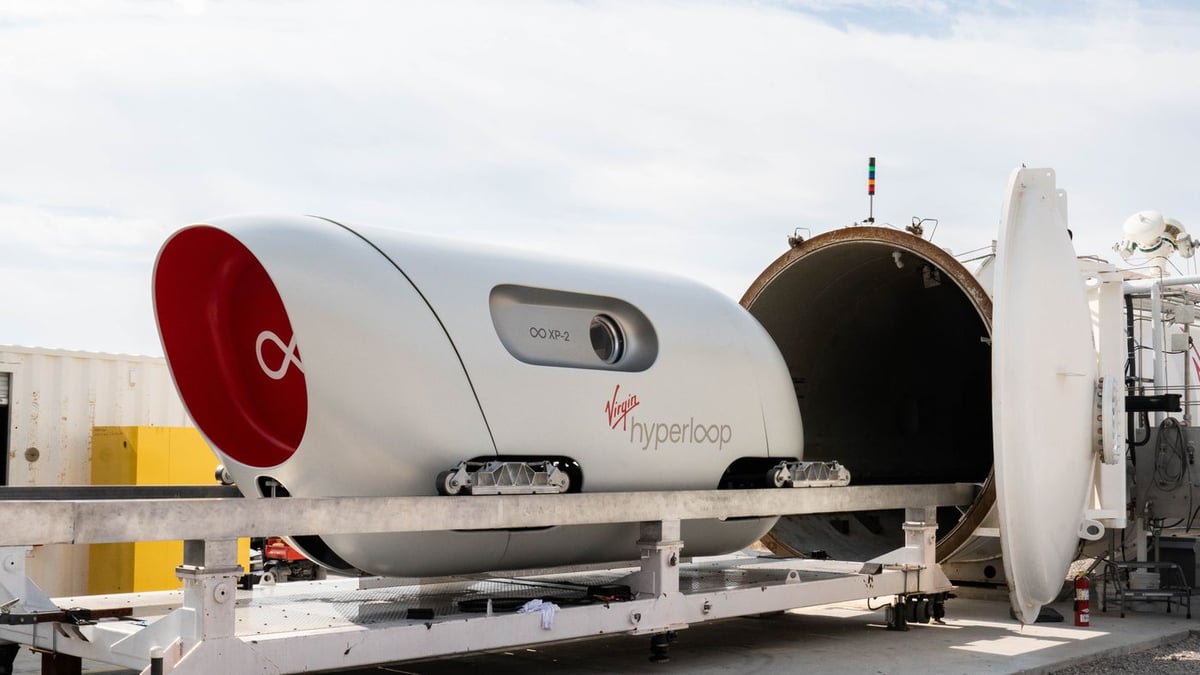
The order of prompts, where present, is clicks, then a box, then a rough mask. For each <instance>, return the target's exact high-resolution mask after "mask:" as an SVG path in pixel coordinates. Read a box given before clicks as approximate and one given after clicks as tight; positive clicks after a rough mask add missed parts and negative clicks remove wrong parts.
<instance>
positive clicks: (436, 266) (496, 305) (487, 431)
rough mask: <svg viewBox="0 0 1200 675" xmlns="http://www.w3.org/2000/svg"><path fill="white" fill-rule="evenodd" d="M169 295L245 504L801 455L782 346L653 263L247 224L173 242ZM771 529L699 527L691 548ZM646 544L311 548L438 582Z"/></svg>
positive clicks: (619, 555)
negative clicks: (481, 475) (497, 470)
mask: <svg viewBox="0 0 1200 675" xmlns="http://www.w3.org/2000/svg"><path fill="white" fill-rule="evenodd" d="M155 307H156V312H157V318H158V323H159V330H160V334H161V336H162V340H163V346H164V351H165V353H166V356H167V360H168V363H169V365H170V367H171V371H172V374H173V376H174V378H175V380H176V385H177V386H178V388H179V391H180V394H181V397H182V398H183V401H184V403H185V405H186V406H187V407H188V410H189V412H190V414H191V415H192V417H193V419H194V420H195V421H196V424H197V426H198V427H199V428H200V430H201V431H202V432H203V433H204V435H205V436H206V438H207V439H208V440H209V442H210V444H211V445H212V446H213V448H214V449H215V450H216V451H217V453H218V454H219V455H220V456H221V458H222V460H223V461H224V463H225V465H226V467H227V468H228V469H229V471H230V473H231V474H232V475H233V477H234V478H235V479H236V480H237V482H238V485H239V486H241V488H242V491H243V493H244V494H245V495H246V496H247V497H261V496H264V493H268V492H269V489H270V488H269V487H268V486H269V485H270V484H271V483H269V482H268V479H269V480H270V481H274V482H277V483H278V484H280V485H282V486H283V488H284V489H285V490H286V492H287V493H288V494H290V495H292V496H297V497H300V496H303V497H317V496H355V495H357V496H399V495H433V494H435V493H436V489H435V480H436V477H437V475H438V473H439V472H441V471H444V470H446V469H450V468H452V467H453V466H455V465H456V464H458V463H459V462H460V461H463V460H469V459H477V458H484V459H487V458H494V457H496V456H501V457H521V458H541V457H556V458H566V459H569V460H572V461H574V462H577V463H578V471H579V476H581V478H582V481H581V484H578V485H576V486H575V488H574V489H582V490H583V491H586V492H597V491H606V492H608V491H623V490H672V489H713V488H716V487H717V486H718V483H719V482H720V480H721V477H722V475H723V473H724V472H725V471H726V469H727V468H728V467H729V466H730V465H731V464H732V463H733V462H734V461H735V460H737V459H739V458H743V457H759V458H767V457H780V458H784V457H795V458H798V457H800V456H801V454H802V446H803V435H802V430H801V421H800V414H799V409H798V406H797V402H796V397H795V391H794V389H793V385H792V382H791V380H790V377H789V375H788V370H787V366H786V365H785V364H784V362H783V359H782V357H781V356H780V354H779V351H778V349H777V348H776V346H775V343H774V342H773V341H772V339H771V337H770V336H769V335H767V333H766V332H765V331H764V330H763V329H762V328H761V326H760V325H759V324H758V322H757V321H756V320H755V319H754V318H753V317H751V316H750V315H749V313H747V312H746V311H745V310H743V309H742V308H741V307H740V306H738V305H737V304H736V303H735V302H734V301H732V300H730V299H728V298H726V297H724V296H722V295H721V294H719V293H717V292H715V291H713V290H711V289H709V288H707V287H704V286H701V285H699V284H695V283H692V282H689V281H685V280H682V279H678V278H673V277H668V276H663V275H660V274H656V273H649V272H640V271H631V270H627V269H614V268H606V267H603V266H599V265H591V264H585V263H575V262H563V261H558V260H549V259H547V258H544V257H537V256H532V255H525V254H518V253H513V252H510V251H504V250H499V249H489V248H485V247H478V246H472V245H466V244H459V243H451V242H446V241H439V240H434V239H427V238H423V237H417V236H412V235H407V234H404V233H400V232H396V231H393V230H385V229H374V228H360V227H354V228H349V227H346V226H342V225H339V224H337V223H334V222H332V221H327V220H324V219H320V218H313V217H304V218H278V217H246V218H232V219H224V220H220V221H214V222H213V223H211V224H206V225H197V226H193V227H189V228H185V229H183V230H181V231H179V232H177V233H176V234H175V235H173V236H172V238H171V239H170V240H168V242H167V243H166V244H165V245H164V246H163V250H162V251H161V252H160V254H159V259H158V262H157V265H156V270H155ZM593 330H596V331H598V333H597V335H598V342H597V343H596V344H594V343H593V340H592V339H591V333H592V331H593ZM576 480H577V481H578V477H576ZM447 498H473V499H486V498H487V497H484V496H479V497H447ZM774 522H775V519H774V518H763V519H749V520H738V521H728V522H722V521H685V523H684V524H683V527H684V531H683V539H684V541H685V545H686V549H685V554H687V555H706V554H714V553H720V552H726V551H730V550H736V549H738V548H741V547H744V546H746V545H748V544H749V543H751V542H753V541H755V540H756V539H757V538H758V537H759V536H761V535H762V534H763V533H764V532H766V531H767V530H768V529H770V527H771V526H772V525H773V524H774ZM636 539H637V526H636V524H619V525H599V526H572V527H553V528H545V529H538V530H518V531H486V532H468V531H450V532H434V533H395V534H372V535H357V534H336V533H332V534H327V535H324V536H322V537H321V538H315V537H300V538H298V543H299V545H300V546H301V548H303V549H305V550H306V552H308V553H309V554H310V555H311V556H313V557H314V558H315V559H317V560H318V561H320V562H322V563H324V564H326V565H327V566H330V567H333V568H337V569H357V570H362V571H365V572H370V573H373V574H387V575H404V576H429V575H440V574H453V573H465V572H475V571H484V570H493V569H513V568H521V567H532V566H542V565H557V564H576V563H587V562H601V561H610V560H623V559H631V558H635V557H636V555H637V549H636V545H635V542H636ZM326 549H327V550H326Z"/></svg>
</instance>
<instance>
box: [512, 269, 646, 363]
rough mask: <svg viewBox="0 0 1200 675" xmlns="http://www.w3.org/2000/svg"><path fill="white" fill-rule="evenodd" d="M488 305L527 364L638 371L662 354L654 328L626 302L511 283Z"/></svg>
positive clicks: (517, 356) (518, 355)
mask: <svg viewBox="0 0 1200 675" xmlns="http://www.w3.org/2000/svg"><path fill="white" fill-rule="evenodd" d="M489 306H490V309H491V314H492V324H493V325H494V326H495V328H496V335H497V336H498V337H499V338H500V342H501V344H503V345H504V348H505V349H507V350H508V353H510V354H512V355H513V356H514V357H516V358H517V359H518V360H520V361H523V362H525V363H531V364H535V365H541V366H558V367H565V368H588V369H595V370H622V371H629V372H638V371H642V370H645V369H647V368H649V367H650V365H651V364H653V363H654V360H655V359H656V358H657V357H658V336H657V334H656V333H655V331H654V326H652V325H651V324H650V320H649V319H647V318H646V316H645V315H644V314H642V312H641V311H640V310H638V309H637V308H636V307H634V306H633V305H631V304H629V303H628V302H625V301H624V300H618V299H616V298H610V297H605V296H600V295H587V294H584V293H571V292H568V291H556V290H550V289H547V288H532V287H529V286H515V285H507V284H506V285H503V286H497V287H495V288H494V289H492V293H491V297H490V298H489Z"/></svg>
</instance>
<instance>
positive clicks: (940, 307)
mask: <svg viewBox="0 0 1200 675" xmlns="http://www.w3.org/2000/svg"><path fill="white" fill-rule="evenodd" d="M742 305H743V306H745V307H746V308H747V309H748V310H749V311H750V313H751V314H753V315H754V316H755V317H756V318H757V319H758V320H759V322H760V323H762V325H763V327H764V328H766V330H767V332H768V333H770V334H771V337H772V338H774V340H775V342H776V344H777V345H778V346H779V349H780V351H781V352H782V353H783V357H784V359H785V361H786V362H787V367H788V370H789V373H790V375H791V378H792V381H793V383H794V385H795V388H796V393H797V400H798V402H799V406H800V412H801V415H802V416H803V418H804V421H805V452H804V458H805V459H806V460H821V459H837V460H839V461H841V462H842V463H844V464H845V465H846V466H847V468H849V469H850V472H851V474H852V475H853V477H854V483H855V484H857V485H867V484H904V483H909V484H916V483H949V482H974V483H979V484H981V485H982V486H983V487H982V490H981V492H980V494H979V497H978V498H977V500H976V502H975V503H974V504H973V505H972V506H971V507H970V508H969V509H968V510H967V511H966V512H965V513H960V512H959V510H958V509H954V508H942V509H939V511H938V520H939V530H938V536H939V541H938V548H937V554H938V559H939V561H945V560H947V559H949V558H951V557H952V556H954V555H955V554H956V553H961V552H963V551H966V550H967V549H969V548H971V547H973V546H975V545H976V544H978V542H975V541H972V539H973V533H974V532H975V530H976V528H978V527H979V526H980V525H981V523H983V522H984V520H985V519H986V518H987V516H988V514H989V512H991V511H992V509H993V506H994V503H995V490H994V489H993V487H992V478H991V469H992V421H991V410H992V407H991V405H992V404H991V371H990V368H991V365H990V363H991V361H990V359H991V347H990V332H991V308H992V303H991V300H990V298H989V297H988V294H987V293H986V292H985V290H984V289H983V287H982V286H981V285H980V284H979V282H978V281H977V280H976V279H975V278H974V277H973V276H972V275H971V274H970V272H968V271H967V270H966V269H965V268H964V267H963V266H962V265H961V264H960V263H959V262H958V261H956V260H955V259H954V258H953V257H951V256H950V255H949V254H948V253H946V252H945V251H944V250H942V249H940V248H938V247H936V246H934V245H932V244H930V243H929V242H927V241H925V240H923V239H921V238H919V237H915V236H912V235H909V234H907V233H904V232H900V231H897V230H892V229H885V228H877V227H853V228H845V229H840V230H835V231H832V232H828V233H825V234H821V235H818V236H815V237H812V238H811V239H809V240H807V241H804V242H803V243H801V244H800V245H799V246H797V247H795V248H792V249H790V250H789V251H787V252H786V253H785V254H784V255H782V256H781V257H780V258H778V259H777V260H776V261H775V262H774V263H772V264H771V265H770V266H769V267H768V268H767V269H766V270H765V271H763V273H762V274H761V275H760V276H759V277H758V279H756V280H755V281H754V283H753V284H752V285H751V286H750V288H749V290H748V291H747V292H746V294H745V296H744V297H743V298H742ZM903 515H904V514H903V513H902V512H865V513H864V512H860V513H855V514H839V515H836V516H794V517H786V518H783V519H781V521H780V523H779V524H778V525H777V526H776V527H775V528H774V529H773V530H772V531H771V533H769V534H768V535H767V537H766V538H765V539H764V542H765V543H766V544H767V545H768V547H770V548H771V549H773V550H775V551H776V552H778V553H783V554H791V555H796V554H799V555H811V554H813V553H814V552H815V551H824V552H825V553H827V554H829V555H830V556H832V557H835V558H841V559H847V560H867V559H870V558H872V557H875V556H877V555H881V554H883V553H886V552H887V551H890V550H893V549H895V548H898V547H900V546H902V545H903V534H902V530H901V528H900V523H901V522H902V521H903Z"/></svg>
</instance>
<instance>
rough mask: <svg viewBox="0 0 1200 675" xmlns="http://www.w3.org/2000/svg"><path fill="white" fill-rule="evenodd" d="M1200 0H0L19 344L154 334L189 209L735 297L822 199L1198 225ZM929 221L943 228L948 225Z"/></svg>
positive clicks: (907, 211) (152, 350)
mask: <svg viewBox="0 0 1200 675" xmlns="http://www.w3.org/2000/svg"><path fill="white" fill-rule="evenodd" d="M1197 38H1200V5H1194V4H1193V3H1190V2H1187V1H1184V0H1179V1H1176V2H1168V1H1141V2H1138V1H1132V0H1121V1H1116V0H1110V1H1104V0H1102V1H1098V2H1086V3H1085V2H1058V3H1043V2H1034V1H1028V2H1026V1H1024V0H974V1H964V2H951V1H949V0H946V1H941V2H938V1H933V2H917V1H915V0H859V1H854V0H847V1H845V2H841V1H837V0H814V1H813V2H788V1H786V0H779V1H775V2H772V1H768V0H760V1H758V2H750V1H743V2H735V1H732V0H731V1H727V2H719V1H715V0H714V1H707V2H706V1H702V0H696V1H692V2H681V1H680V2H677V1H666V0H642V1H638V2H633V1H629V2H616V1H611V2H610V1H604V0H595V1H586V0H577V1H574V2H567V1H553V2H551V1H534V0H530V1H513V2H467V1H457V0H450V1H443V2H384V1H358V0H341V1H338V2H332V1H329V2H317V1H315V0H314V1H305V0H297V1H294V2H284V1H282V0H237V1H236V2H233V1H230V2H222V1H220V0H185V1H180V2H170V1H167V0H162V1H151V0H114V1H100V0H92V1H87V0H79V1H75V2H58V1H57V0H43V1H41V2H28V1H11V0H0V284H2V286H0V288H2V290H0V293H2V294H3V295H2V297H3V298H4V302H3V303H0V307H3V310H2V311H0V344H19V345H26V346H37V347H49V348H66V349H82V350H89V351H107V352H121V353H136V354H150V355H161V353H162V349H161V346H160V344H159V342H158V337H157V332H156V330H155V326H154V318H153V309H152V306H151V302H150V278H151V272H152V269H153V264H154V258H155V255H156V253H157V250H158V248H159V247H160V246H161V244H162V242H163V241H164V240H165V239H166V238H167V237H168V236H169V235H170V233H171V232H173V231H174V230H176V229H178V228H180V227H182V226H185V225H187V224H190V223H195V222H202V221H203V220H205V219H207V218H211V217H215V216H221V215H229V214H238V213H279V214H318V215H324V216H328V217H330V218H333V219H335V220H339V221H342V222H349V223H361V224H370V225H380V226H387V227H395V228H400V229H405V230H409V231H415V232H422V233H431V234H440V235H445V236H450V237H456V238H465V239H471V240H477V241H485V242H494V243H503V244H507V245H510V246H516V247H521V248H531V249H537V250H540V251H544V252H547V253H550V254H552V255H561V256H571V257H576V258H586V259H593V260H601V261H617V262H619V263H620V264H623V265H633V266H636V267H649V268H655V269H659V270H664V271H668V272H672V273H677V274H681V275H684V276H687V277H690V278H693V279H696V280H698V281H701V282H703V283H705V284H708V285H710V286H712V287H714V288H717V289H719V290H721V291H723V292H725V293H726V294H728V295H729V296H731V297H733V298H739V297H740V296H741V294H742V292H743V291H744V290H745V289H746V288H747V287H748V286H749V285H750V284H751V282H752V281H753V280H754V279H755V278H756V277H757V276H758V275H759V273H760V272H761V271H762V270H763V269H764V268H765V267H766V266H767V265H768V264H769V263H770V262H771V261H772V260H774V259H775V258H776V257H777V256H779V255H780V254H782V253H783V252H784V251H785V250H786V247H787V243H786V240H787V236H788V235H789V234H792V233H793V232H794V231H796V229H797V228H801V229H802V231H806V232H809V233H813V234H815V233H819V232H824V231H827V230H831V229H834V228H837V227H842V226H845V225H849V224H851V223H853V222H856V221H861V220H862V219H863V218H865V217H866V215H867V208H868V207H867V197H866V162H867V157H869V156H875V157H877V158H878V176H877V177H878V192H877V196H876V199H875V216H876V219H877V221H879V222H880V223H887V224H891V225H893V226H895V227H903V226H904V225H906V224H908V223H909V222H910V221H911V219H912V218H913V217H914V216H919V217H922V218H937V219H938V226H937V230H936V234H935V236H934V239H933V241H934V243H936V244H939V245H941V246H944V247H948V248H950V249H951V250H953V251H955V252H963V251H967V250H970V249H976V248H978V247H981V246H987V245H988V244H989V243H990V242H991V241H992V240H993V239H994V238H995V237H996V227H997V224H998V222H999V219H1000V211H1001V205H1002V201H1003V199H1004V196H1005V195H1004V190H1005V186H1006V183H1007V180H1008V177H1009V174H1010V172H1011V171H1012V170H1013V169H1014V168H1015V167H1019V166H1020V165H1021V164H1025V165H1027V166H1030V167H1052V168H1054V169H1055V170H1056V171H1057V176H1058V184H1059V186H1060V187H1062V188H1065V189H1066V190H1067V191H1068V193H1069V202H1070V207H1069V220H1070V226H1071V229H1072V230H1073V231H1074V232H1075V241H1076V249H1077V251H1078V252H1079V253H1081V254H1088V253H1094V254H1102V255H1107V256H1108V257H1109V258H1110V259H1112V260H1114V261H1115V260H1116V257H1115V255H1113V254H1112V253H1111V245H1112V244H1113V242H1114V241H1116V240H1117V239H1118V238H1120V235H1121V224H1122V222H1123V221H1124V220H1125V219H1126V218H1127V217H1128V216H1129V215H1130V214H1132V213H1134V212H1136V211H1139V210H1142V209H1157V210H1160V211H1162V212H1164V213H1165V214H1166V215H1168V216H1172V217H1175V218H1177V219H1179V220H1180V221H1182V222H1183V224H1184V225H1185V227H1187V226H1189V225H1190V226H1191V229H1192V230H1193V232H1195V233H1200V202H1198V200H1197V198H1196V185H1197V183H1200V181H1197V169H1196V167H1195V165H1194V162H1193V157H1194V156H1196V155H1198V154H1200V133H1198V132H1197V131H1196V129H1197V124H1198V121H1200V75H1198V73H1200V44H1198V40H1197ZM927 231H928V228H927Z"/></svg>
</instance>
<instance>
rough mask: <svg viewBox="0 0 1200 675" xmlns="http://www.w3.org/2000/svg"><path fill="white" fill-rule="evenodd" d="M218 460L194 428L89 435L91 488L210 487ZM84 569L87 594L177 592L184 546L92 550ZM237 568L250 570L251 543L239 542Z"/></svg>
mask: <svg viewBox="0 0 1200 675" xmlns="http://www.w3.org/2000/svg"><path fill="white" fill-rule="evenodd" d="M218 463H219V461H218V460H217V456H216V455H215V454H213V452H212V450H210V449H209V447H208V444H207V443H205V442H204V438H203V437H201V436H200V432H198V431H197V430H196V429H195V428H193V427H96V428H95V429H93V430H92V484H94V485H212V484H215V483H216V478H214V473H215V471H216V468H217V464H218ZM90 558H91V561H90V563H89V565H88V592H89V593H129V592H141V591H161V590H170V589H175V588H179V587H180V586H181V582H180V581H179V579H178V578H176V576H175V568H176V567H178V566H179V565H180V564H181V563H182V562H183V542H181V541H150V542H131V543H124V544H95V545H93V546H92V547H91V554H90ZM238 563H239V564H240V565H241V566H242V569H243V570H245V569H249V567H250V540H249V539H248V538H242V539H239V540H238Z"/></svg>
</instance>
